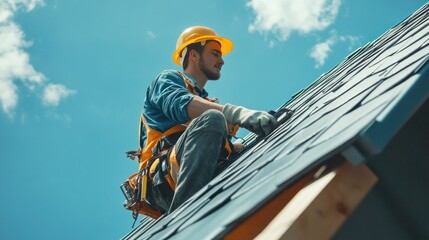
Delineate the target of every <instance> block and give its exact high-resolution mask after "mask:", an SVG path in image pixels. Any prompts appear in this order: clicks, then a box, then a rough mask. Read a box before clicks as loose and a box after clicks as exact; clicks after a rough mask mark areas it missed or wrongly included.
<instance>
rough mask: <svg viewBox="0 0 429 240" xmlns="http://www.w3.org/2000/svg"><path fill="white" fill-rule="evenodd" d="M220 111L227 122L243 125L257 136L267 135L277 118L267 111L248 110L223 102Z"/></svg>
mask: <svg viewBox="0 0 429 240" xmlns="http://www.w3.org/2000/svg"><path fill="white" fill-rule="evenodd" d="M222 113H223V115H224V116H225V118H226V120H227V121H228V122H229V123H231V124H233V125H238V126H240V127H244V128H246V129H247V130H249V131H251V132H254V133H256V134H258V135H259V136H264V135H268V134H269V133H270V132H271V131H273V130H274V128H275V126H276V124H277V119H276V118H275V117H273V116H272V115H271V114H269V113H267V112H263V111H255V110H250V109H247V108H244V107H241V106H235V105H232V104H225V106H224V107H223V109H222Z"/></svg>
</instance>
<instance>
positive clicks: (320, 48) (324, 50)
mask: <svg viewBox="0 0 429 240" xmlns="http://www.w3.org/2000/svg"><path fill="white" fill-rule="evenodd" d="M334 44H335V39H334V38H333V37H331V38H329V39H327V40H326V41H324V42H321V43H317V44H316V45H315V46H314V47H313V48H312V49H311V52H310V57H311V58H313V59H314V60H316V68H320V67H321V66H323V65H324V64H325V60H326V58H327V57H328V54H329V53H330V52H331V46H332V45H334Z"/></svg>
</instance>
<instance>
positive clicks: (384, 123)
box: [124, 3, 429, 239]
mask: <svg viewBox="0 0 429 240" xmlns="http://www.w3.org/2000/svg"><path fill="white" fill-rule="evenodd" d="M428 9H429V4H428V3H427V4H425V5H424V6H423V7H422V8H421V9H419V10H418V11H416V12H415V13H414V14H413V15H411V16H410V17H409V18H407V19H405V20H404V21H403V22H401V23H400V24H398V25H397V26H395V27H393V28H392V29H390V30H388V31H387V32H385V33H384V34H383V35H382V36H381V37H379V38H378V39H376V40H375V41H373V42H370V43H368V44H367V45H365V46H363V47H361V48H359V49H357V50H356V51H355V52H353V53H352V54H350V55H349V56H348V57H347V58H346V59H345V60H344V61H343V62H342V63H340V64H339V65H337V66H336V67H335V68H333V69H332V70H331V71H329V72H328V73H326V74H324V75H322V76H321V77H320V78H319V79H317V80H316V81H315V82H314V83H313V84H311V85H310V86H309V87H307V88H306V89H304V90H302V91H300V92H299V93H298V94H296V95H295V96H294V97H293V98H292V99H291V100H289V101H288V102H287V103H286V104H285V105H284V106H282V107H280V109H282V108H288V109H292V110H294V114H293V115H292V117H291V118H290V119H288V120H287V121H286V122H285V123H283V124H282V125H281V126H279V127H278V128H277V129H276V130H275V131H274V132H273V133H272V134H270V135H269V136H267V137H266V138H265V139H263V140H261V141H256V140H255V136H254V135H253V134H250V135H248V136H247V137H246V141H247V142H249V147H248V148H247V149H246V150H245V151H244V152H243V153H242V154H241V155H240V156H239V157H238V158H237V159H236V160H235V161H234V163H233V164H231V165H230V166H229V167H228V168H227V169H226V170H225V171H224V172H222V173H221V174H220V175H218V176H217V177H216V178H214V179H213V180H212V181H211V182H210V183H209V184H208V185H207V186H206V187H204V188H203V189H201V190H200V191H199V192H198V193H197V194H196V195H194V196H193V197H192V198H191V199H189V200H188V201H187V202H186V203H185V204H184V205H182V207H180V208H179V209H177V210H176V211H175V212H173V213H171V214H170V215H167V216H164V217H162V218H161V219H158V220H152V219H150V218H145V219H143V221H142V222H141V223H140V225H139V226H138V227H136V228H135V229H133V230H132V231H131V232H130V233H129V234H128V235H126V236H125V237H124V239H165V238H172V239H176V238H177V239H218V238H223V237H225V236H226V235H227V234H228V232H230V231H231V230H232V229H234V228H235V227H237V226H239V225H240V224H241V223H242V222H243V221H244V220H245V219H246V218H248V217H249V216H250V215H252V214H253V213H254V212H255V211H256V210H257V209H259V208H260V207H261V206H263V205H264V204H266V203H267V202H268V201H269V200H270V199H272V198H273V197H275V196H276V195H278V194H280V193H281V192H282V191H284V190H285V189H286V188H288V187H290V186H291V185H293V184H294V183H295V182H296V180H297V179H299V178H300V177H302V176H304V175H305V174H306V173H308V172H309V171H311V170H312V169H313V167H314V166H318V165H320V164H322V163H323V162H325V161H328V160H329V159H331V158H332V157H334V156H338V155H340V156H343V157H344V158H346V159H348V160H350V161H351V162H352V163H353V164H359V163H361V162H363V161H365V160H367V159H368V158H370V157H372V156H374V155H376V154H378V153H380V152H381V151H382V150H383V148H384V147H385V146H386V144H387V143H388V142H389V140H390V139H391V138H392V137H393V136H394V134H395V133H396V132H397V131H398V130H399V129H400V128H401V126H402V125H403V124H404V123H405V122H406V120H407V119H408V118H410V116H412V115H413V113H414V112H415V111H416V109H417V108H418V107H419V106H420V105H421V104H422V103H423V102H424V101H425V100H426V99H428V96H429V73H428V71H429V64H428V63H427V62H428V56H429V11H428Z"/></svg>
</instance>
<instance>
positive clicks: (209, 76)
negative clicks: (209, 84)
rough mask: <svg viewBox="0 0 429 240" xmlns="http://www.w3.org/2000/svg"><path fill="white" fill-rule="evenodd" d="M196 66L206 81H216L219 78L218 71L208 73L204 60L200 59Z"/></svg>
mask: <svg viewBox="0 0 429 240" xmlns="http://www.w3.org/2000/svg"><path fill="white" fill-rule="evenodd" d="M198 66H199V67H200V70H201V72H203V73H204V74H205V75H206V77H207V79H208V80H218V79H219V78H220V72H218V71H210V70H209V69H208V68H207V67H206V65H205V61H204V58H201V60H200V62H199V63H198Z"/></svg>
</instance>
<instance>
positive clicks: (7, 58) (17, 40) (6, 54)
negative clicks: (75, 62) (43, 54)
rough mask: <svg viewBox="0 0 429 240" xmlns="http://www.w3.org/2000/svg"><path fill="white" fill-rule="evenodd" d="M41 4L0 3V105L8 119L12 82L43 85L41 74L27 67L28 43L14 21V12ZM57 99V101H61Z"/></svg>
mask: <svg viewBox="0 0 429 240" xmlns="http://www.w3.org/2000/svg"><path fill="white" fill-rule="evenodd" d="M42 5H44V1H43V0H0V39H1V40H0V104H1V107H2V110H3V112H5V113H6V114H7V115H8V116H13V111H14V109H15V108H16V106H17V104H18V100H19V95H18V93H19V91H18V90H19V89H18V87H17V84H16V81H22V82H24V86H26V87H28V88H29V89H31V90H34V89H35V88H36V86H43V85H44V84H45V82H46V77H45V76H44V74H43V73H40V72H38V71H36V70H35V69H34V67H33V66H32V65H31V63H30V56H29V55H28V53H27V52H26V51H25V49H26V48H28V47H30V46H31V42H28V41H26V40H25V34H24V32H23V31H22V30H21V28H20V26H19V25H18V24H16V23H15V22H14V15H15V14H16V13H17V12H18V11H25V12H30V11H32V10H33V9H34V8H35V7H37V6H42ZM48 86H49V85H48ZM48 86H47V87H48ZM65 89H66V88H65ZM60 96H61V97H59V98H58V99H62V98H63V97H62V96H63V95H60ZM43 100H44V101H45V99H43ZM56 104H58V103H56Z"/></svg>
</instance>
